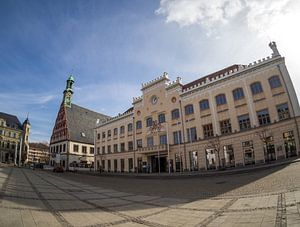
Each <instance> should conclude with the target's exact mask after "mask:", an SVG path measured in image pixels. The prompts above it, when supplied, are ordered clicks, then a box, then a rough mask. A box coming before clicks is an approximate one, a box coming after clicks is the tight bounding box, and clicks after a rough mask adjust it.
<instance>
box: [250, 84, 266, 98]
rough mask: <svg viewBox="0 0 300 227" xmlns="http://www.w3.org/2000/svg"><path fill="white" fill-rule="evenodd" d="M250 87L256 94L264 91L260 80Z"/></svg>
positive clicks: (253, 93)
mask: <svg viewBox="0 0 300 227" xmlns="http://www.w3.org/2000/svg"><path fill="white" fill-rule="evenodd" d="M250 88H251V92H252V95H256V94H259V93H261V92H263V89H262V86H261V83H260V82H254V83H253V84H251V85H250Z"/></svg>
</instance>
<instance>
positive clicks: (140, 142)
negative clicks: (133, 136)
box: [136, 139, 143, 148]
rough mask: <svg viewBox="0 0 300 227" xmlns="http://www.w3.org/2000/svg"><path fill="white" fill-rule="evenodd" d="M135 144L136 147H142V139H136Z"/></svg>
mask: <svg viewBox="0 0 300 227" xmlns="http://www.w3.org/2000/svg"><path fill="white" fill-rule="evenodd" d="M136 146H137V148H141V147H143V141H142V139H138V140H136Z"/></svg>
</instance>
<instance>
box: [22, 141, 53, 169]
mask: <svg viewBox="0 0 300 227" xmlns="http://www.w3.org/2000/svg"><path fill="white" fill-rule="evenodd" d="M49 160H50V153H49V145H48V144H45V143H29V150H28V152H27V163H43V164H49Z"/></svg>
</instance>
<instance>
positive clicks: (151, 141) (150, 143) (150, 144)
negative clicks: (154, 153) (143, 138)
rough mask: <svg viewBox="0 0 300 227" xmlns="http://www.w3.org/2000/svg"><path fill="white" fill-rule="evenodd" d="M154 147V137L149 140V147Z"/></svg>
mask: <svg viewBox="0 0 300 227" xmlns="http://www.w3.org/2000/svg"><path fill="white" fill-rule="evenodd" d="M153 145H154V142H153V137H148V138H147V146H148V147H151V146H153Z"/></svg>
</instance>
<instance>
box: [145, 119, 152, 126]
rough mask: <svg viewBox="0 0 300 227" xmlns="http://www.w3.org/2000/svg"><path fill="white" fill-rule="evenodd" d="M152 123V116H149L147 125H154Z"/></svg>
mask: <svg viewBox="0 0 300 227" xmlns="http://www.w3.org/2000/svg"><path fill="white" fill-rule="evenodd" d="M152 123H153V122H152V117H148V118H147V120H146V126H147V127H151V126H152Z"/></svg>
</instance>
